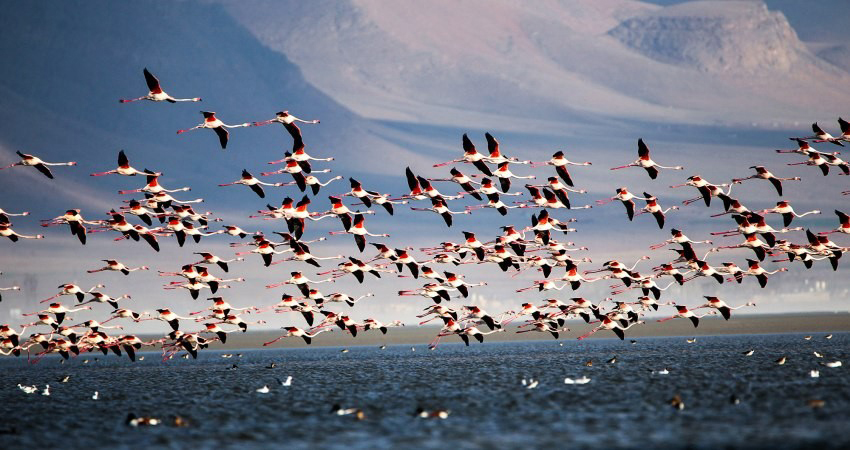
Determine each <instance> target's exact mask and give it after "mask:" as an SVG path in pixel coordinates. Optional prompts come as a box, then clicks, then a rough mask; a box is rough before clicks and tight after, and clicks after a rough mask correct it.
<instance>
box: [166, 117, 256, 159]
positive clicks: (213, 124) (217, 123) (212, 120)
mask: <svg viewBox="0 0 850 450" xmlns="http://www.w3.org/2000/svg"><path fill="white" fill-rule="evenodd" d="M201 114H203V115H204V121H203V122H202V123H200V124H198V125H195V126H194V127H192V128H187V129H185V130H177V134H182V133H185V132H187V131H192V130H197V129H199V128H209V129H211V130H213V131H215V134H217V135H218V141H219V143H220V144H221V149H222V150H224V149H226V148H227V140H228V139H229V137H230V133H228V132H227V129H228V128H242V127H250V126H251V124H250V123H241V124H239V125H228V124H226V123H224V122H222V121H221V120H218V119H217V118H216V117H215V112H213V111H201Z"/></svg>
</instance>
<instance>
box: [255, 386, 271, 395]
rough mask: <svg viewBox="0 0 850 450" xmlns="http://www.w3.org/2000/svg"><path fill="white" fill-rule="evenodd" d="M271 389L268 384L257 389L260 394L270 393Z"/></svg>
mask: <svg viewBox="0 0 850 450" xmlns="http://www.w3.org/2000/svg"><path fill="white" fill-rule="evenodd" d="M269 391H271V389H269V386H268V385H264V386H263V387H261V388H259V389H257V392H259V393H260V394H268V393H269Z"/></svg>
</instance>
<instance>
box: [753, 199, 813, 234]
mask: <svg viewBox="0 0 850 450" xmlns="http://www.w3.org/2000/svg"><path fill="white" fill-rule="evenodd" d="M771 213H773V214H781V215H782V220H783V222H784V226H786V227H787V226H788V225H791V222H793V221H794V218H796V217H805V216H808V215H809V214H820V211H818V210H816V209H815V210H812V211H808V212H804V213H803V214H797V212H796V211H794V208H792V207H791V203H789V202H787V201H785V200H780V201H778V202H776V206H775V207H773V208H770V209H763V210H761V211H758V214H771Z"/></svg>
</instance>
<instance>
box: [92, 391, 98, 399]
mask: <svg viewBox="0 0 850 450" xmlns="http://www.w3.org/2000/svg"><path fill="white" fill-rule="evenodd" d="M97 398H98V393H97V391H94V395H92V396H91V399H92V400H97Z"/></svg>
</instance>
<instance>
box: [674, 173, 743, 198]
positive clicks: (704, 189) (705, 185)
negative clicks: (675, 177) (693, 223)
mask: <svg viewBox="0 0 850 450" xmlns="http://www.w3.org/2000/svg"><path fill="white" fill-rule="evenodd" d="M684 186H693V187H695V188H697V190H698V191H699V193H700V197H701V198H702V199H703V201H705V206H711V197H712V196H715V195H712V192H711V189H710V187H709V186H714V187H727V186H729V184H712V183H709V182H708V181H707V180H706V179H705V178H703V177H702V176H700V175H691V176H689V177H688V178H687V181H686V182H685V183H682V184H676V185H673V186H670V187H671V188H674V189H675V188H680V187H684Z"/></svg>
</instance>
